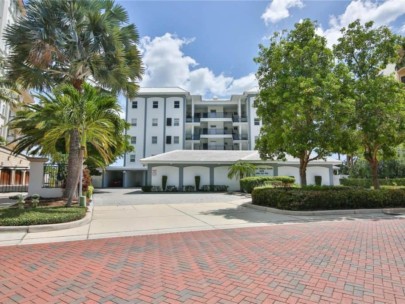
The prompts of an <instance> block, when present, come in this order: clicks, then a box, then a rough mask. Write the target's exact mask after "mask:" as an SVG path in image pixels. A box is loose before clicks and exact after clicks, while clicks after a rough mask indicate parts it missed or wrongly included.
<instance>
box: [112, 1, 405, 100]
mask: <svg viewBox="0 0 405 304" xmlns="http://www.w3.org/2000/svg"><path fill="white" fill-rule="evenodd" d="M117 2H118V3H120V4H122V5H123V6H124V7H125V8H126V10H127V11H128V13H129V16H130V21H131V22H133V23H135V25H136V26H137V28H138V31H139V34H140V36H141V43H140V48H141V50H142V52H143V61H144V64H145V66H146V73H145V77H144V79H143V81H142V83H141V85H142V86H148V87H152V86H180V87H182V88H184V89H187V90H189V91H190V92H191V93H192V94H201V95H204V96H206V97H211V96H219V97H224V96H229V95H231V94H236V93H241V92H243V91H244V90H248V89H250V88H252V87H254V86H256V80H255V77H254V74H255V72H256V69H257V66H256V65H255V63H254V62H253V58H254V57H255V56H256V55H257V53H258V45H259V43H262V44H266V43H267V37H269V36H271V35H272V33H273V32H274V31H280V30H282V29H291V28H292V27H293V25H294V24H295V23H296V22H299V21H300V20H301V19H303V18H311V19H313V20H317V21H318V24H319V29H318V32H319V33H320V34H322V35H324V36H326V37H327V39H328V42H329V44H330V45H332V44H333V43H334V42H335V41H336V39H337V38H338V36H339V29H340V28H341V27H342V26H346V25H347V24H349V23H350V22H352V21H354V20H356V19H358V18H359V19H361V20H362V21H368V20H370V19H372V20H374V21H375V22H376V24H377V25H388V26H390V27H391V29H392V30H393V31H394V32H397V33H402V34H405V0H386V1H372V0H352V1H341V0H340V1H336V0H335V1H327V0H325V1H309V0H271V1H138V0H132V1H131V0H122V1H121V0H120V1H117Z"/></svg>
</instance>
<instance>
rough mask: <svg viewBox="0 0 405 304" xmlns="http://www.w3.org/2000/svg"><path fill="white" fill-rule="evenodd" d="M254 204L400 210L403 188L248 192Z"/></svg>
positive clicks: (304, 208)
mask: <svg viewBox="0 0 405 304" xmlns="http://www.w3.org/2000/svg"><path fill="white" fill-rule="evenodd" d="M252 203H253V204H254V205H259V206H265V207H272V208H277V209H283V210H293V211H315V210H339V209H373V208H404V207H405V190H404V189H381V190H368V189H353V188H345V187H334V188H332V187H325V188H319V187H318V188H316V187H313V188H312V189H311V188H307V189H306V188H272V187H258V188H255V189H254V190H253V192H252Z"/></svg>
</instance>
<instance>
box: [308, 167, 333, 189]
mask: <svg viewBox="0 0 405 304" xmlns="http://www.w3.org/2000/svg"><path fill="white" fill-rule="evenodd" d="M317 175H318V176H322V185H326V186H329V185H330V184H331V181H330V178H329V168H325V167H315V166H314V167H312V166H311V167H307V184H308V185H315V176H317Z"/></svg>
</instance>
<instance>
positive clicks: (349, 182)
mask: <svg viewBox="0 0 405 304" xmlns="http://www.w3.org/2000/svg"><path fill="white" fill-rule="evenodd" d="M379 182H380V186H405V178H389V179H388V178H381V179H379ZM340 184H341V185H343V186H350V187H362V188H371V186H372V185H373V182H372V180H371V179H368V178H342V179H341V180H340Z"/></svg>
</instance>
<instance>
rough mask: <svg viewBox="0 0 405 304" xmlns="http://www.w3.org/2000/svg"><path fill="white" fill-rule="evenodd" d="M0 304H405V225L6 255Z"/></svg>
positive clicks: (0, 264)
mask: <svg viewBox="0 0 405 304" xmlns="http://www.w3.org/2000/svg"><path fill="white" fill-rule="evenodd" d="M0 302H1V303H14V302H17V303H31V302H32V303H64V302H66V303H83V302H86V303H107V302H108V303H380V302H381V303H405V220H401V219H395V220H380V221H371V220H362V221H341V222H323V223H308V224H294V225H282V226H272V227H265V228H263V227H262V228H244V229H232V230H215V231H201V232H189V233H175V234H165V235H151V236H140V237H139V236H138V237H126V238H110V239H102V240H94V241H80V242H66V243H53V244H42V245H27V246H15V247H3V248H0Z"/></svg>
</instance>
